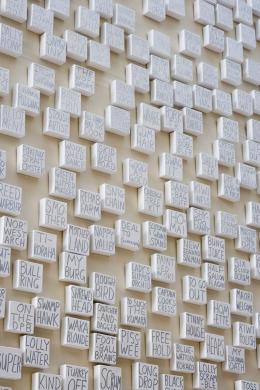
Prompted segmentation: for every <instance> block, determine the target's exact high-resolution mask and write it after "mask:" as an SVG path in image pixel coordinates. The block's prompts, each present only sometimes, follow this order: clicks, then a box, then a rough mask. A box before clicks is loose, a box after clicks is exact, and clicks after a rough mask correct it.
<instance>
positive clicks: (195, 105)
mask: <svg viewBox="0 0 260 390" xmlns="http://www.w3.org/2000/svg"><path fill="white" fill-rule="evenodd" d="M86 3H87V2H86ZM86 3H85V1H82V5H79V6H78V7H77V8H76V11H75V20H74V29H73V30H65V31H64V33H63V36H62V37H61V36H56V35H54V33H53V25H54V22H55V19H56V18H57V19H60V20H63V21H64V20H66V19H67V18H69V17H70V16H71V4H70V0H46V1H45V4H44V6H43V5H39V4H36V3H35V4H34V3H32V4H31V3H30V4H29V3H28V4H27V0H1V7H0V12H1V15H2V18H1V23H0V53H1V56H4V55H7V56H9V57H10V61H14V58H18V57H20V56H22V55H23V43H24V42H23V41H24V37H23V31H22V30H21V29H19V25H18V26H16V25H17V24H19V23H26V26H27V29H28V30H29V31H31V32H33V33H35V34H38V35H39V63H35V62H31V63H30V64H29V67H28V84H27V85H25V84H22V83H16V84H15V85H14V86H13V90H12V99H13V100H12V105H6V104H1V106H0V133H1V134H5V135H7V136H10V137H15V138H17V145H16V146H15V147H16V151H17V160H16V172H17V173H19V174H20V175H27V176H31V177H33V178H35V180H37V179H41V178H42V177H43V176H44V175H45V174H46V164H45V163H46V158H47V157H48V153H47V151H46V150H44V149H41V148H39V147H37V146H38V145H36V146H35V145H34V146H33V145H29V144H18V142H19V140H20V139H21V138H23V137H24V136H25V133H26V131H25V129H26V116H30V117H35V116H38V115H41V114H42V113H41V109H40V100H41V95H47V96H51V95H54V94H55V105H54V107H52V106H50V107H47V108H45V109H44V112H43V127H42V132H43V134H44V135H45V136H47V137H53V142H57V140H58V142H59V157H58V159H59V166H57V167H54V168H51V169H50V170H49V172H47V173H48V176H49V193H48V196H46V197H44V198H41V199H39V200H38V199H37V201H39V219H38V225H39V227H42V228H46V229H41V230H32V229H30V228H29V226H28V222H27V221H26V220H24V219H20V218H19V215H20V213H21V211H22V206H23V202H22V200H23V196H24V194H25V193H26V186H25V187H24V188H21V187H20V186H17V185H14V184H10V183H8V175H7V170H6V167H7V161H8V154H7V153H6V151H5V150H2V149H1V150H0V179H1V181H0V212H1V214H2V216H1V217H0V277H1V278H8V277H12V278H13V279H12V280H13V282H12V286H13V289H15V290H18V291H22V292H27V293H28V295H29V294H32V295H31V296H30V298H29V299H30V300H31V301H30V302H31V303H28V302H25V301H24V300H20V301H16V300H10V299H8V290H7V289H6V288H2V287H0V318H2V319H3V321H4V331H5V332H13V333H16V334H19V335H20V345H19V346H17V347H14V346H12V347H10V346H8V345H5V342H4V340H1V346H0V379H2V380H6V386H0V389H1V390H3V389H5V390H7V389H9V390H10V389H11V388H10V387H8V386H9V385H8V381H9V380H18V383H19V380H20V379H21V377H22V371H23V369H22V368H23V367H29V368H33V369H36V370H35V371H33V373H32V383H31V384H30V386H31V388H32V390H87V389H88V388H89V389H91V388H94V390H101V389H102V390H116V389H117V390H119V389H123V388H124V389H125V390H129V389H133V390H158V389H160V390H183V389H184V388H185V385H184V376H183V374H189V375H193V388H194V389H201V390H203V389H204V390H207V389H208V390H217V388H218V375H220V372H221V370H224V371H226V372H229V373H233V374H245V373H246V364H245V351H246V350H252V351H251V352H250V354H253V358H254V359H257V362H258V363H257V365H258V367H259V368H260V345H259V346H257V341H256V340H257V337H260V313H258V312H256V311H255V306H254V300H253V298H254V296H253V293H252V292H250V291H248V290H247V289H246V286H249V285H250V284H251V278H252V279H256V280H257V279H259V280H260V254H259V253H257V251H258V238H259V237H258V231H257V229H259V228H260V203H258V202H257V201H251V200H250V201H248V202H246V204H245V209H246V220H245V224H244V225H241V224H239V222H238V216H237V215H235V214H232V213H229V212H226V211H223V210H217V211H216V212H215V213H214V234H213V232H212V229H211V215H212V213H211V212H210V209H211V184H212V183H213V182H217V188H218V197H219V198H220V199H224V200H225V201H228V202H239V201H240V189H241V188H242V189H243V190H248V191H251V192H252V191H254V192H255V195H256V200H257V194H258V195H259V194H260V172H257V168H259V167H260V121H258V120H257V119H255V115H260V91H259V85H260V60H259V62H257V61H256V60H254V59H252V58H251V52H252V51H253V50H255V49H257V48H258V50H259V46H257V45H258V44H257V40H259V41H260V19H257V18H258V17H260V0H247V2H246V1H244V0H207V1H206V0H195V1H186V2H185V0H143V4H142V5H141V4H140V9H139V11H140V14H143V15H144V17H147V18H150V19H151V20H154V21H155V22H157V23H154V26H155V28H154V29H151V30H150V31H147V38H142V37H140V36H138V35H136V34H135V31H136V30H135V26H136V11H135V10H134V9H131V8H129V7H128V6H125V5H123V4H118V3H115V4H113V0H89V4H86ZM130 6H131V4H130ZM187 7H191V8H192V9H193V19H194V23H199V24H201V25H203V34H202V36H201V35H199V34H196V33H194V32H192V31H190V30H187V29H181V28H179V26H180V25H178V27H176V28H179V31H178V34H179V42H178V45H179V52H178V53H177V54H176V53H175V54H174V53H173V51H172V43H171V39H170V37H169V36H167V35H166V34H165V33H162V32H161V31H160V24H159V23H163V21H164V20H165V19H166V18H167V19H168V18H172V23H173V25H174V26H175V23H176V20H178V19H179V20H181V19H182V18H185V12H186V10H187ZM14 22H15V23H14ZM14 25H15V26H16V27H14ZM230 31H234V32H235V38H231V37H228V36H226V35H227V33H228V32H230ZM202 47H204V48H206V49H207V50H209V51H212V52H214V53H216V55H217V56H219V57H220V62H219V64H220V67H219V69H218V68H217V67H216V66H214V65H212V64H210V63H208V62H203V61H201V62H199V63H198V64H197V66H196V68H197V69H196V71H197V72H196V81H197V83H196V84H194V85H193V83H194V69H193V68H194V61H193V60H194V59H197V58H200V56H201V53H202ZM111 53H116V54H119V55H122V53H125V56H126V58H127V59H128V60H129V63H128V64H127V66H126V77H125V81H122V80H120V79H115V80H113V81H112V82H111V84H110V105H108V106H107V107H105V108H104V109H105V113H104V116H100V115H97V114H95V113H93V112H88V111H83V110H82V108H81V97H82V96H84V97H90V96H93V95H94V94H95V84H96V78H98V77H99V74H100V73H99V72H100V71H102V72H106V71H109V70H110V68H111V62H110V55H111ZM66 58H70V59H72V60H74V61H75V62H76V63H75V64H73V65H72V66H71V67H70V69H69V88H66V87H64V86H60V85H59V86H57V85H56V82H55V76H56V74H55V70H54V69H53V66H52V64H55V65H63V64H65V63H66ZM42 60H43V61H42ZM17 61H18V63H19V58H18V60H17ZM45 62H46V63H45ZM85 65H86V66H87V67H86V66H85ZM11 79H12V74H10V71H9V69H7V68H3V67H1V68H0V94H1V96H6V95H8V94H9V92H10V81H11ZM220 80H221V81H222V82H224V83H226V84H229V85H230V86H232V87H234V89H233V90H232V93H230V92H227V91H226V90H223V89H219V81H220ZM243 82H246V83H248V85H251V87H252V88H251V91H248V90H247V91H246V90H244V89H242V88H240V86H241V85H242V84H243ZM149 93H150V95H149V96H150V103H147V102H141V103H138V104H136V101H135V100H136V94H139V95H140V94H149ZM135 109H137V114H136V123H135V124H134V125H133V126H131V119H130V113H131V112H132V111H133V110H135ZM208 113H214V114H217V115H216V126H217V139H216V140H214V142H213V151H212V153H204V152H199V153H197V154H196V156H194V153H193V142H197V139H196V138H197V137H198V136H200V135H202V134H203V133H204V134H206V130H204V129H203V120H204V116H205V115H207V114H208ZM233 113H237V114H240V115H242V116H244V117H247V119H246V135H247V139H246V140H245V141H244V142H243V145H242V150H243V161H242V162H237V161H236V146H237V145H238V144H239V142H240V129H239V123H238V122H237V121H236V120H234V118H233V119H231V118H230V117H232V115H233ZM253 117H254V118H253ZM70 118H79V130H78V137H79V138H80V140H79V143H75V142H72V141H70ZM203 130H204V131H203ZM105 131H106V132H110V133H114V134H116V135H118V136H119V137H118V142H119V144H120V138H121V137H125V136H126V137H127V136H130V139H131V149H132V150H134V151H137V152H139V154H140V159H138V160H137V159H134V158H131V157H130V155H131V150H129V158H126V159H124V161H123V177H122V186H121V187H120V186H118V185H113V184H111V183H102V184H100V186H99V191H98V192H93V191H90V190H88V189H83V188H78V187H77V175H80V174H83V173H84V172H86V164H87V153H86V146H85V145H84V142H88V143H90V144H91V168H92V170H93V171H99V172H103V173H105V174H107V175H113V174H114V173H116V172H117V169H118V156H117V148H115V147H112V146H110V145H108V144H105V143H104V134H105ZM160 132H167V133H169V139H170V145H169V147H170V152H168V151H163V150H162V151H160V152H161V154H160V158H159V177H160V178H161V179H165V190H164V191H160V190H158V189H156V188H153V187H151V186H149V175H150V172H149V170H148V164H147V162H146V161H143V160H142V155H153V154H154V153H155V151H156V138H157V137H159V136H160ZM82 139H83V140H84V141H82ZM0 142H1V139H0ZM190 159H194V160H195V166H196V177H197V178H199V179H202V180H200V181H199V180H192V181H190V183H189V184H184V183H183V182H182V181H183V160H190ZM223 166H224V167H228V168H230V169H231V171H232V170H233V169H234V174H227V173H221V172H219V167H223ZM25 183H26V182H25ZM129 186H130V187H134V188H136V191H137V196H138V200H137V210H138V212H140V213H142V215H143V216H144V218H145V217H147V216H148V220H144V221H143V222H142V224H140V223H136V222H133V221H129V220H125V219H122V217H123V215H124V213H125V210H126V197H125V195H126V191H127V187H129ZM68 202H74V203H73V207H74V216H75V217H77V218H79V219H81V221H84V220H86V221H87V224H90V225H85V226H82V224H79V225H75V224H72V223H70V222H69V220H68V219H69V218H68ZM102 212H106V213H111V214H114V215H116V216H118V217H119V219H117V220H116V221H115V226H114V227H113V228H112V227H107V226H104V225H103V224H102ZM149 216H151V217H153V218H151V220H149ZM154 217H155V218H154ZM156 218H158V219H156ZM161 218H162V220H161ZM99 221H100V222H101V223H100V224H99V223H98V222H99ZM91 223H93V224H91ZM49 230H50V231H51V232H50V231H49ZM55 231H56V234H55ZM59 232H62V236H60V234H61V233H59ZM189 234H195V235H197V236H201V240H199V239H196V240H195V239H191V238H190V236H189ZM169 237H173V239H174V240H176V246H177V256H176V258H175V257H173V256H170V255H169V254H165V253H164V252H166V251H167V241H168V239H169ZM59 239H61V240H62V252H61V253H57V252H58V251H57V240H59ZM171 239H172V238H171ZM225 240H234V244H235V248H236V250H237V251H238V252H241V253H242V255H241V256H242V257H240V256H239V255H238V257H229V258H228V260H226V258H227V253H226V251H225ZM141 247H143V248H147V249H149V250H151V259H150V265H148V264H147V263H148V261H147V259H145V263H139V262H136V261H129V262H128V263H127V264H126V267H125V288H126V290H130V291H137V292H140V293H144V294H145V293H151V294H152V305H151V313H154V314H156V315H158V316H160V317H161V319H162V321H161V328H160V329H152V328H149V326H148V309H149V308H148V305H147V300H146V299H137V298H135V297H134V296H123V297H122V298H121V299H120V316H119V307H118V306H117V305H116V277H115V276H114V275H113V274H111V273H100V272H92V273H91V274H88V272H87V257H88V256H89V255H91V254H98V255H100V256H111V255H115V253H116V248H122V249H124V250H127V251H131V252H133V253H135V252H137V251H139V250H140V248H141ZM11 251H27V256H28V260H22V259H19V258H17V257H15V258H12V257H11ZM129 253H130V252H129ZM243 254H244V256H243ZM246 256H247V258H245V257H246ZM57 258H58V262H59V275H58V280H57V283H60V282H65V283H66V286H65V301H64V302H62V301H60V300H57V299H53V298H49V297H47V296H44V295H42V293H43V291H44V289H43V274H44V263H52V262H56V261H57ZM11 259H12V261H11ZM202 260H203V262H202ZM180 265H182V266H184V267H186V269H187V275H185V276H184V277H183V280H182V300H183V302H185V303H190V304H193V305H206V306H207V316H206V318H205V316H203V315H200V314H198V313H196V306H194V310H193V312H190V311H185V312H179V311H178V310H177V294H176V291H175V290H174V289H172V288H171V284H174V283H175V281H176V278H177V277H178V267H179V266H180ZM226 267H227V279H228V282H230V283H233V284H235V285H236V286H235V287H234V288H230V301H229V302H224V301H221V300H219V299H218V298H216V299H214V300H213V299H209V300H208V299H207V291H208V290H214V291H216V297H217V293H218V292H219V291H223V290H225V288H227V283H226ZM194 268H200V269H201V277H198V276H194V275H192V270H193V269H194ZM152 281H156V282H159V283H158V285H157V286H153V285H152ZM87 286H88V287H87ZM63 306H64V312H65V314H64V315H62V312H61V308H62V307H63ZM236 315H239V316H240V318H241V317H242V318H244V320H239V321H237V320H235V317H234V318H233V316H236ZM174 316H179V320H180V334H179V337H180V339H181V340H184V342H186V343H184V344H183V343H176V342H173V337H172V332H170V331H167V330H165V329H163V324H164V322H165V321H167V318H171V317H174ZM119 317H120V318H119ZM231 318H232V320H231ZM119 323H120V326H123V327H119ZM36 328H37V329H48V330H51V331H55V330H56V331H60V343H61V345H62V346H64V347H67V348H74V349H80V350H89V351H88V355H86V362H87V361H89V362H91V363H95V365H94V366H93V370H94V383H93V384H92V383H89V382H90V381H89V370H90V369H92V365H89V366H88V364H84V362H82V361H79V364H78V365H77V366H76V365H73V364H69V363H66V364H65V363H64V364H63V362H61V366H60V372H59V373H57V372H52V371H51V355H50V339H48V338H46V337H38V336H35V335H34V332H35V329H36ZM230 328H232V337H233V343H232V344H229V345H227V344H226V343H225V338H224V335H223V334H221V333H219V332H218V333H217V334H216V333H214V329H218V330H219V329H220V330H225V329H230ZM142 331H143V332H145V336H146V337H145V339H146V343H145V344H146V345H142V344H143V343H142ZM189 341H192V342H194V341H195V342H197V343H198V345H199V346H200V352H199V356H200V360H197V361H196V359H195V348H194V346H193V345H188V344H187V343H188V342H189ZM144 348H145V354H146V357H148V358H152V359H168V360H169V364H170V367H169V371H172V372H171V373H169V372H168V373H166V372H161V370H160V366H159V364H157V363H156V364H151V363H148V362H146V361H145V362H144V361H141V350H142V349H144ZM118 358H122V359H129V360H130V361H132V362H133V364H132V378H131V380H130V379H129V378H126V380H124V378H122V373H121V368H120V366H119V365H118V364H117V362H118V360H117V359H118ZM87 359H88V360H87ZM156 362H157V361H156ZM28 386H29V385H28ZM234 386H235V389H236V390H246V389H251V390H258V389H259V383H257V382H255V381H252V380H250V378H247V379H237V380H235V382H234ZM28 389H29V387H28Z"/></svg>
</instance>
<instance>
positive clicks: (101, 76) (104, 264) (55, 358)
mask: <svg viewBox="0 0 260 390" xmlns="http://www.w3.org/2000/svg"><path fill="white" fill-rule="evenodd" d="M119 2H120V3H121V4H125V5H128V6H130V7H132V8H134V9H135V10H136V11H137V12H136V17H137V20H136V34H137V35H140V36H141V37H143V38H145V37H146V35H147V32H148V31H149V30H150V29H153V28H154V29H158V30H159V31H162V32H164V33H166V34H168V35H169V36H170V37H171V45H172V52H173V53H178V33H179V31H180V30H181V29H183V28H187V29H188V30H191V31H193V32H195V33H198V34H200V35H201V36H202V27H203V26H202V25H200V24H197V23H194V21H193V4H192V3H193V2H192V1H191V0H188V1H186V17H185V18H184V19H183V20H181V21H177V20H174V19H172V18H168V17H167V18H166V21H164V22H163V23H160V24H159V23H156V22H154V21H152V20H150V19H148V18H146V17H144V16H142V4H141V3H142V2H141V0H132V1H126V0H119ZM29 3H31V1H29ZM37 3H38V4H39V5H42V6H43V5H44V4H43V1H42V0H41V1H37ZM79 5H87V2H86V1H85V0H73V1H71V16H70V18H69V19H68V20H66V21H65V22H63V21H61V20H58V19H56V18H55V23H54V34H55V35H58V36H61V35H62V33H63V31H64V30H65V29H67V28H69V29H72V30H73V29H74V11H75V9H76V8H77V7H78V6H79ZM0 19H1V22H3V23H7V24H9V25H12V26H15V27H17V28H19V29H21V30H22V31H23V32H24V49H23V55H22V57H20V58H18V59H13V58H11V57H9V56H5V55H2V54H1V55H0V64H1V66H3V67H6V68H9V69H10V77H11V79H10V82H11V87H13V85H14V84H15V83H16V82H19V83H24V84H27V68H28V65H29V64H30V63H31V62H36V63H40V64H45V65H47V66H50V67H51V68H53V69H55V71H56V85H57V86H65V87H68V74H69V68H70V66H71V65H72V64H73V63H76V62H75V61H73V60H71V59H67V62H66V64H65V65H63V66H61V67H59V66H55V65H53V64H50V63H47V62H45V61H42V60H41V59H40V58H39V42H40V38H39V35H37V34H35V33H32V32H30V31H27V30H26V23H23V24H19V23H16V22H13V21H12V20H9V19H6V18H4V17H1V18H0ZM227 35H228V36H231V37H235V31H231V32H230V33H228V34H227ZM259 45H260V43H257V48H256V50H254V51H252V52H247V51H246V50H244V56H245V57H247V56H249V57H250V58H254V59H255V60H256V61H260V54H259V53H260V51H259V48H260V46H259ZM221 58H222V56H221V54H216V53H213V52H212V51H209V50H207V49H205V48H202V55H201V57H200V58H198V59H197V60H193V64H194V70H195V65H196V64H197V63H198V62H200V61H205V62H209V63H211V64H213V65H215V66H217V67H219V61H220V60H221ZM128 62H129V61H127V59H126V56H125V53H123V54H120V55H117V54H113V53H111V69H110V71H109V72H105V73H103V72H100V71H96V93H95V95H94V96H92V97H90V98H86V97H82V110H87V111H90V112H94V113H97V114H101V115H103V113H104V109H105V107H106V106H107V105H108V104H109V103H110V94H109V87H110V82H111V81H112V80H114V79H119V80H123V81H124V80H125V66H126V64H127V63H128ZM194 80H195V82H196V74H195V72H194ZM241 88H242V89H244V90H246V91H250V90H252V89H256V88H253V86H252V85H250V84H248V83H243V84H242V86H241ZM220 89H223V90H225V91H228V92H231V91H232V90H233V88H232V87H231V86H229V85H227V84H223V83H221V82H220ZM149 100H150V95H149V94H146V95H140V94H136V105H137V104H138V103H140V102H142V101H144V102H149ZM0 103H4V104H9V105H12V89H11V92H10V94H9V95H8V96H7V97H5V98H1V99H0ZM54 105H55V102H54V96H50V97H46V96H43V95H41V115H39V116H37V117H35V118H30V117H28V116H27V117H26V135H25V137H24V138H23V139H21V140H18V139H15V138H11V137H8V136H5V135H0V147H1V149H5V150H6V151H7V158H8V165H7V178H6V180H5V181H6V182H7V183H10V184H16V185H18V186H21V187H22V188H23V208H22V213H21V215H20V218H22V219H25V220H27V221H28V223H29V231H31V230H32V229H38V213H39V200H40V199H41V198H43V197H46V196H48V171H49V169H50V168H51V167H55V166H58V164H59V161H58V144H59V141H58V140H57V139H55V138H51V137H48V136H45V135H44V134H43V133H42V127H43V123H42V120H43V117H42V113H43V111H44V109H45V107H47V106H54ZM217 117H218V116H217V115H216V114H214V113H210V114H205V115H204V134H203V135H202V136H200V137H198V138H195V137H194V155H196V154H197V153H198V152H208V153H212V143H213V141H214V140H215V139H216V138H217V133H216V120H217ZM232 118H233V119H234V120H237V121H238V122H239V127H240V143H239V144H237V145H236V161H237V162H242V161H243V160H242V142H243V141H244V140H245V139H246V133H245V124H246V118H245V117H242V116H240V115H237V114H234V115H233V117H232ZM255 119H257V117H255ZM131 122H132V125H134V123H136V113H135V110H134V111H132V112H131ZM78 127H79V123H78V120H77V119H71V136H70V140H71V141H75V142H78V143H80V144H83V145H86V147H87V170H86V172H83V173H81V174H77V188H82V189H89V190H93V191H98V186H99V185H100V184H102V183H111V184H115V185H119V186H123V183H122V161H123V159H125V158H127V157H132V158H136V159H139V160H143V161H145V162H147V163H148V165H149V185H150V186H151V187H153V188H156V189H158V190H164V180H163V179H160V178H159V172H158V156H159V155H160V154H161V153H162V152H168V151H169V135H168V134H167V133H165V132H160V133H159V134H157V135H156V152H155V153H154V154H153V155H151V156H146V155H143V154H140V153H138V152H135V151H133V150H131V148H130V136H126V137H120V136H117V135H114V134H111V133H108V132H106V134H105V143H106V144H108V145H111V146H114V147H116V148H117V153H118V156H117V159H118V160H117V161H118V171H117V173H116V174H115V175H111V176H110V175H107V174H103V173H97V172H96V171H93V170H92V169H91V165H90V146H91V142H90V141H86V140H82V139H80V138H79V137H78ZM20 143H24V144H29V145H33V146H37V147H39V148H42V149H45V150H46V153H47V159H46V165H47V166H46V173H45V175H44V176H43V177H42V178H41V179H40V180H38V179H33V178H30V177H28V176H24V175H21V174H18V173H16V147H17V146H18V145H19V144H20ZM219 168H220V172H226V173H229V174H233V168H224V167H221V166H220V167H219ZM190 180H196V174H195V159H192V160H190V161H188V162H184V179H183V182H184V183H189V182H190ZM197 180H198V179H197ZM201 181H202V182H203V180H201ZM205 183H208V182H206V181H205ZM125 190H126V212H125V215H124V218H125V219H128V220H130V221H135V222H138V223H142V222H143V221H145V220H153V221H156V222H159V223H161V222H162V218H153V217H150V216H146V215H144V214H141V213H138V211H137V190H136V189H134V188H131V187H127V186H125ZM211 191H212V208H211V231H212V234H214V214H215V211H216V210H224V211H228V212H231V213H234V214H237V215H238V219H239V223H240V224H245V202H247V201H249V200H254V201H257V200H258V199H259V197H258V196H257V195H256V192H255V191H248V190H244V189H241V200H240V202H238V203H230V202H227V201H224V200H222V199H220V198H218V196H217V182H214V183H212V184H211ZM67 203H68V222H69V223H73V224H75V225H80V226H85V227H86V226H89V225H91V224H92V223H91V222H88V221H87V222H86V221H84V220H82V219H79V218H75V217H74V205H73V201H68V202H67ZM116 219H118V217H116V216H114V215H112V214H109V213H105V212H102V220H101V221H100V224H102V225H105V226H108V227H113V226H114V222H115V220H116ZM43 230H45V229H43ZM47 231H48V230H47ZM49 231H50V232H52V231H51V230H49ZM54 233H56V232H54ZM57 235H58V252H60V251H61V243H62V234H61V233H59V232H57ZM188 237H189V238H191V239H196V240H199V239H200V237H199V236H194V235H192V234H189V235H188ZM152 253H154V251H151V250H148V249H143V248H142V249H141V250H140V251H138V252H137V253H131V252H129V251H126V250H123V249H120V248H116V254H115V255H114V256H111V257H106V256H99V255H93V254H90V256H89V257H88V275H90V274H91V273H92V272H93V271H100V272H104V273H108V274H112V275H115V276H116V278H117V304H118V305H119V301H120V298H121V297H123V296H134V297H137V298H140V299H145V300H146V301H147V302H148V311H149V314H148V328H155V329H165V330H170V331H172V334H173V340H174V342H182V343H184V344H189V345H194V346H195V351H196V360H199V359H200V355H199V343H193V342H189V341H185V340H183V341H180V337H179V335H180V333H179V314H180V313H182V312H184V311H188V312H193V313H199V314H203V315H205V316H206V306H194V305H191V304H187V303H183V301H182V277H183V276H184V275H189V274H190V275H196V276H199V275H200V273H201V270H200V269H192V268H189V267H182V266H179V265H177V266H176V276H177V278H176V283H174V284H173V285H171V286H170V287H171V288H173V289H175V290H176V292H177V310H178V314H177V316H176V317H175V318H172V319H168V318H165V317H162V316H158V315H155V314H152V313H151V294H139V293H137V292H131V291H127V290H126V289H125V276H124V266H125V264H126V263H127V262H129V261H132V260H134V261H137V262H140V263H143V264H147V265H148V264H150V256H151V254H152ZM165 253H166V254H168V255H172V256H175V255H176V239H175V238H171V237H168V249H167V251H166V252H165ZM230 256H238V257H239V256H240V257H242V258H247V259H249V256H247V255H244V254H243V253H239V252H237V251H236V250H235V245H234V240H226V258H229V257H230ZM19 258H22V259H27V252H26V251H23V252H17V251H12V263H14V261H15V260H16V259H19ZM226 276H227V263H226ZM259 283H260V282H259V281H257V280H254V279H253V280H252V282H251V285H250V286H249V287H248V288H246V289H248V290H250V291H252V292H253V293H254V308H255V311H260V300H259V299H258V296H259V293H260V285H259ZM0 285H1V286H3V287H6V288H7V299H8V300H9V299H13V300H20V301H23V302H28V303H29V302H30V301H31V298H32V297H33V294H30V293H23V292H20V291H15V290H13V288H12V277H9V278H5V279H1V281H0ZM156 285H158V286H163V284H162V283H157V282H153V286H156ZM65 286H66V284H65V283H63V282H60V281H59V280H58V261H57V262H56V263H54V264H44V281H43V291H42V293H41V294H40V295H41V296H46V297H52V298H56V299H59V300H61V301H62V316H63V315H64V299H65V298H64V297H65ZM165 286H167V285H165ZM234 287H236V285H233V284H232V283H228V282H226V290H225V291H223V292H213V291H212V290H208V300H209V299H217V300H223V301H225V302H229V290H230V289H231V288H234ZM237 287H239V286H237ZM236 320H241V321H243V317H238V316H232V321H236ZM208 330H209V331H210V332H212V333H217V334H221V335H224V336H225V343H226V344H232V329H228V330H225V331H221V330H216V329H213V328H211V329H210V328H209V329H208ZM35 335H36V336H41V337H47V338H50V340H51V364H50V367H49V369H48V370H46V372H50V373H55V374H57V373H59V366H60V365H61V364H64V363H71V364H77V365H85V366H87V367H89V379H90V382H89V388H90V389H93V369H92V368H93V364H92V363H90V362H89V361H88V352H86V351H79V350H77V349H68V348H65V347H62V346H61V344H60V334H59V331H47V330H46V331H45V330H43V329H37V328H36V329H35ZM0 345H5V346H12V347H18V345H19V335H16V334H12V333H8V332H4V329H3V321H2V320H1V321H0ZM141 361H143V362H149V363H153V364H158V365H159V366H160V373H170V366H169V360H166V361H163V360H157V359H149V358H146V356H145V334H144V332H142V356H141ZM131 363H132V362H131V361H130V360H126V359H118V361H117V366H120V367H121V368H122V377H123V388H124V390H130V388H131V384H130V380H131V379H130V378H131ZM36 371H38V370H32V369H28V368H23V376H22V380H21V381H17V382H15V381H14V382H12V381H10V382H8V381H4V380H0V385H6V386H8V385H9V386H11V387H12V388H13V389H14V390H27V389H28V390H29V389H30V388H31V377H32V373H33V372H36ZM184 378H185V389H187V390H188V389H192V375H190V374H188V375H186V374H184ZM241 378H246V379H249V380H256V381H257V380H258V381H259V378H260V375H259V369H258V368H257V361H256V352H255V351H246V374H245V375H243V376H241ZM237 379H239V377H238V376H237V375H232V374H227V373H225V372H223V371H222V369H221V364H218V384H219V388H220V389H225V390H231V389H233V388H234V381H235V380H237Z"/></svg>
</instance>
